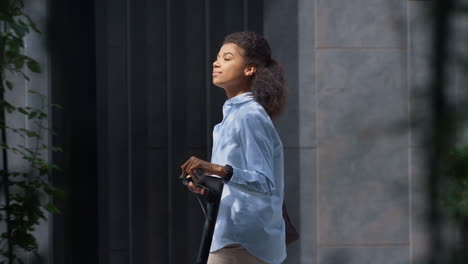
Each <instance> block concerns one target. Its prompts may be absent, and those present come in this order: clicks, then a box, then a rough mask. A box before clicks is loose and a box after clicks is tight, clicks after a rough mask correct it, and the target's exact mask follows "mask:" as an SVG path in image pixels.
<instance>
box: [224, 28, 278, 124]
mask: <svg viewBox="0 0 468 264" xmlns="http://www.w3.org/2000/svg"><path fill="white" fill-rule="evenodd" d="M226 43H234V44H236V45H237V46H239V47H241V48H242V49H244V51H245V54H244V59H245V64H246V65H251V66H255V67H256V72H255V74H254V75H253V77H252V78H253V79H252V82H251V86H250V91H251V92H252V93H253V94H254V98H255V100H256V101H257V102H258V103H259V104H260V105H262V106H263V108H265V111H266V112H267V113H268V115H269V116H270V117H271V118H274V117H277V116H279V114H281V112H282V110H283V108H284V104H285V102H286V80H285V78H284V73H283V68H282V66H281V65H280V64H279V63H278V62H277V61H275V60H274V59H273V58H272V57H271V48H270V45H269V44H268V41H267V40H266V39H265V38H264V37H263V36H261V35H259V34H257V33H255V32H235V33H232V34H229V35H228V36H226V37H225V38H224V41H223V44H226Z"/></svg>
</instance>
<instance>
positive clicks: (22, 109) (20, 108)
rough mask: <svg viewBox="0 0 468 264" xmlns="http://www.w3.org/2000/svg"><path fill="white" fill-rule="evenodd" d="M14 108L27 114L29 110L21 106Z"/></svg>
mask: <svg viewBox="0 0 468 264" xmlns="http://www.w3.org/2000/svg"><path fill="white" fill-rule="evenodd" d="M16 110H18V112H20V113H22V114H25V115H29V112H28V111H26V109H24V108H23V107H18V108H16Z"/></svg>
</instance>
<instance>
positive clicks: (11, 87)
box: [5, 80, 13, 90]
mask: <svg viewBox="0 0 468 264" xmlns="http://www.w3.org/2000/svg"><path fill="white" fill-rule="evenodd" d="M5 85H6V87H7V88H8V90H12V89H13V83H12V82H10V81H9V80H5Z"/></svg>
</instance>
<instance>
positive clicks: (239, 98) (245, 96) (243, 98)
mask: <svg viewBox="0 0 468 264" xmlns="http://www.w3.org/2000/svg"><path fill="white" fill-rule="evenodd" d="M253 99H254V94H253V93H252V92H245V93H241V94H239V95H236V96H234V97H232V98H231V99H228V100H226V105H233V104H241V103H246V102H249V101H252V100H253Z"/></svg>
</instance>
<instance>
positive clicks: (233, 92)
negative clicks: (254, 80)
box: [224, 83, 250, 99]
mask: <svg viewBox="0 0 468 264" xmlns="http://www.w3.org/2000/svg"><path fill="white" fill-rule="evenodd" d="M224 91H225V92H226V96H227V98H228V99H231V98H233V97H236V96H238V95H239V94H243V93H246V92H250V89H249V83H245V84H244V85H236V87H232V88H231V87H230V88H224Z"/></svg>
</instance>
